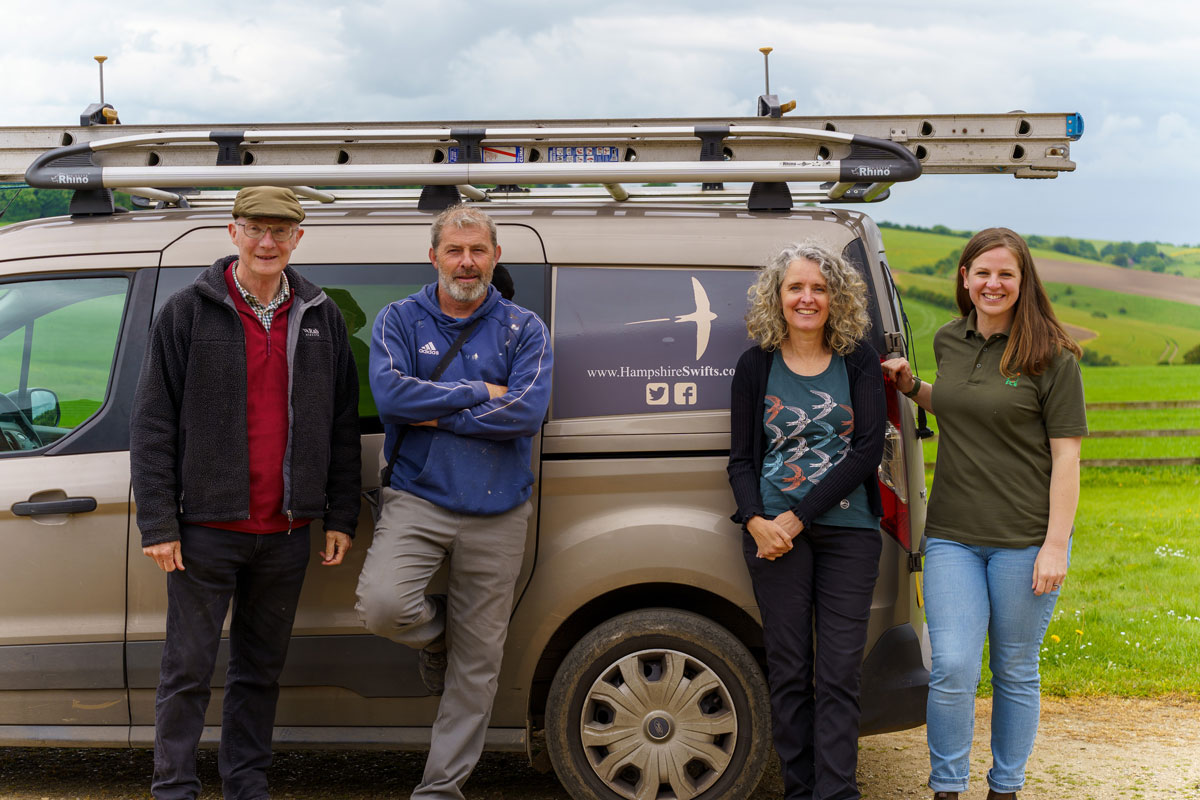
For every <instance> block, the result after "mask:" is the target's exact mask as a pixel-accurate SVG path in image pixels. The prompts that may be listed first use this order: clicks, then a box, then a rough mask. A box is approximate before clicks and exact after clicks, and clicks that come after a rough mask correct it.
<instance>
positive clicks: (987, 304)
mask: <svg viewBox="0 0 1200 800" xmlns="http://www.w3.org/2000/svg"><path fill="white" fill-rule="evenodd" d="M955 277H956V279H957V300H958V307H959V310H960V311H961V312H962V317H961V318H959V319H957V320H954V321H953V322H950V323H947V324H946V325H944V326H943V327H942V328H941V329H940V330H939V331H938V332H937V334H936V335H935V336H934V340H933V349H934V356H935V357H936V359H937V383H936V384H933V385H930V384H928V383H925V382H923V381H921V380H920V379H919V378H916V377H915V376H914V375H913V374H912V371H911V369H910V367H909V364H908V362H907V361H905V360H904V359H893V360H890V361H886V362H884V364H883V369H884V371H885V372H886V373H887V374H888V375H890V376H891V377H892V378H893V379H894V380H895V382H896V386H897V388H899V389H900V391H902V392H904V393H905V394H906V395H908V396H909V397H910V398H912V399H913V400H915V401H916V402H917V403H919V404H920V405H921V406H922V407H923V408H925V409H926V410H927V411H930V412H932V413H934V414H936V415H937V419H938V428H939V431H940V434H939V441H938V455H937V467H936V469H935V471H934V478H933V490H932V492H931V494H930V498H929V509H928V515H927V517H926V522H925V614H926V619H927V620H928V624H929V638H930V644H931V647H932V650H933V667H932V670H931V674H930V679H929V703H928V707H927V714H926V721H927V724H928V729H927V730H928V734H927V735H928V740H929V760H930V775H929V787H930V788H931V789H933V790H934V798H936V800H957V798H958V796H959V792H963V791H965V790H966V788H967V777H968V774H969V770H970V762H969V758H970V753H971V739H972V735H973V733H974V727H975V725H974V723H975V712H974V708H975V690H976V687H977V686H978V684H979V673H980V662H981V660H982V652H983V642H984V637H985V635H986V637H987V639H988V641H989V644H990V653H991V656H990V661H989V665H990V667H991V670H992V690H993V700H992V767H991V770H990V771H989V772H988V775H987V780H988V798H989V800H1010V799H1011V798H1015V795H1016V792H1017V791H1019V790H1020V789H1021V788H1022V787H1023V786H1024V783H1025V762H1026V760H1027V759H1028V758H1029V754H1030V752H1032V750H1033V740H1034V737H1035V736H1036V735H1037V726H1038V715H1039V712H1040V689H1041V683H1040V677H1039V675H1038V653H1039V651H1040V649H1041V646H1042V639H1043V637H1044V636H1045V635H1046V627H1047V626H1048V625H1049V624H1050V616H1051V614H1052V613H1053V611H1054V603H1055V601H1056V600H1057V599H1058V593H1059V587H1061V586H1062V582H1063V580H1064V579H1065V578H1066V574H1067V561H1068V555H1069V549H1070V540H1071V531H1072V526H1073V524H1074V520H1075V508H1076V506H1077V505H1078V502H1079V446H1080V441H1081V437H1082V436H1084V435H1085V434H1086V433H1087V421H1086V419H1085V416H1084V402H1083V380H1082V378H1081V376H1080V372H1079V362H1078V360H1077V359H1078V357H1079V355H1080V350H1079V345H1077V344H1076V343H1075V342H1074V341H1073V340H1072V339H1071V337H1070V336H1068V335H1067V333H1066V331H1065V330H1063V327H1062V325H1061V324H1059V322H1058V320H1057V319H1056V318H1055V316H1054V311H1053V310H1052V309H1051V307H1050V301H1049V299H1048V298H1047V297H1046V290H1045V289H1044V288H1043V287H1042V283H1041V281H1040V280H1039V279H1038V276H1037V272H1036V271H1035V269H1034V264H1033V257H1032V255H1030V253H1029V246H1028V245H1027V244H1026V243H1025V240H1024V239H1022V238H1021V237H1020V236H1019V235H1017V234H1016V233H1014V232H1013V231H1011V230H1009V229H1007V228H989V229H987V230H984V231H980V232H979V233H978V234H976V235H975V236H974V237H973V238H972V239H971V240H970V241H969V242H968V243H967V246H966V247H965V248H964V249H963V253H962V256H961V258H960V259H959V270H958V273H957V274H956V276H955ZM906 390H907V391H906Z"/></svg>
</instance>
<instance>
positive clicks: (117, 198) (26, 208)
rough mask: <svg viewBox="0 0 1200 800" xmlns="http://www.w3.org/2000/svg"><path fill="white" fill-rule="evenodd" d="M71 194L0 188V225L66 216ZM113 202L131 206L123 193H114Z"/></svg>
mask: <svg viewBox="0 0 1200 800" xmlns="http://www.w3.org/2000/svg"><path fill="white" fill-rule="evenodd" d="M72 193H73V192H72V190H70V189H34V188H31V187H29V186H7V187H0V214H2V216H0V225H5V224H7V223H9V222H23V221H25V220H27V219H40V218H42V217H57V216H60V215H62V214H66V213H67V209H68V208H69V207H70V205H71V195H72ZM113 202H114V203H116V204H117V205H118V206H123V207H125V208H130V207H131V205H132V204H131V201H130V198H129V195H128V194H126V193H125V192H116V191H114V192H113ZM6 209H7V210H6Z"/></svg>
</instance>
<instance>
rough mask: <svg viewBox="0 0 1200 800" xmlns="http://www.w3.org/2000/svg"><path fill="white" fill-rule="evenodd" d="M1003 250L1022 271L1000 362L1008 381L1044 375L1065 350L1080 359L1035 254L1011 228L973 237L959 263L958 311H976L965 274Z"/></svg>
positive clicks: (998, 229)
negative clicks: (1053, 304) (980, 259)
mask: <svg viewBox="0 0 1200 800" xmlns="http://www.w3.org/2000/svg"><path fill="white" fill-rule="evenodd" d="M997 247H1003V248H1005V249H1007V250H1008V252H1010V253H1012V254H1013V257H1014V258H1016V259H1017V266H1018V267H1019V268H1020V270H1021V283H1020V289H1019V291H1018V294H1017V302H1016V304H1015V305H1014V307H1013V322H1012V329H1011V330H1010V331H1009V333H1008V346H1007V347H1005V348H1004V357H1003V358H1001V359H1000V371H1001V372H1002V373H1004V376H1005V377H1006V378H1011V377H1013V376H1014V375H1018V374H1020V373H1022V372H1023V373H1025V374H1026V375H1041V374H1042V373H1043V372H1045V371H1046V368H1047V367H1049V366H1050V362H1051V361H1053V360H1054V358H1055V356H1057V355H1058V354H1059V351H1061V350H1063V349H1064V348H1065V349H1067V350H1070V351H1071V352H1072V353H1074V354H1075V357H1076V358H1079V357H1080V356H1082V354H1083V352H1082V351H1081V350H1080V349H1079V345H1078V344H1076V343H1075V340H1074V339H1072V338H1071V337H1070V335H1069V334H1068V333H1067V332H1066V330H1064V329H1063V326H1062V323H1060V322H1059V321H1058V317H1056V316H1055V315H1054V309H1053V308H1052V307H1051V305H1050V298H1049V297H1047V296H1046V289H1045V287H1043V286H1042V281H1041V279H1040V278H1039V277H1038V274H1037V269H1035V268H1034V265H1033V254H1032V253H1030V252H1029V245H1028V244H1026V243H1025V240H1024V239H1022V238H1021V236H1020V234H1018V233H1016V232H1015V231H1011V230H1009V229H1008V228H988V229H986V230H982V231H980V232H979V233H977V234H975V235H974V236H972V237H971V241H969V242H967V246H966V247H964V248H963V251H962V255H961V256H960V257H959V259H958V272H956V273H955V280H957V281H958V283H957V289H956V291H955V300H957V301H958V310H959V311H960V312H961V313H962V315H963V316H964V317H965V316H967V315H968V314H970V313H971V311H972V309H974V308H975V304H974V303H972V302H971V295H970V293H969V292H968V291H967V287H966V286H965V285H964V281H963V276H962V270H963V269H964V268H965V269H967V270H968V271H970V268H971V263H972V262H973V261H974V260H975V259H976V258H978V257H979V256H980V255H981V254H983V253H986V252H987V251H988V250H994V249H995V248H997Z"/></svg>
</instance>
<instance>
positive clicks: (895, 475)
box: [879, 381, 912, 551]
mask: <svg viewBox="0 0 1200 800" xmlns="http://www.w3.org/2000/svg"><path fill="white" fill-rule="evenodd" d="M884 393H885V394H886V396H887V415H888V421H887V427H886V428H885V429H884V439H883V460H882V461H881V462H880V464H879V495H880V499H881V500H882V501H883V519H881V520H880V521H879V526H880V527H881V528H883V531H884V532H885V533H887V534H888V535H889V536H891V537H892V538H893V539H895V540H896V541H897V542H899V543H900V546H901V547H903V548H904V549H905V550H908V551H911V550H912V531H911V528H910V526H909V518H908V468H907V466H905V458H904V438H903V436H902V435H901V433H900V403H899V402H898V401H897V398H896V389H895V388H894V387H893V386H892V384H891V382H890V381H889V382H888V386H887V388H886V390H885V392H884Z"/></svg>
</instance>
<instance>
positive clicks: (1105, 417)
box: [1085, 390, 1200, 431]
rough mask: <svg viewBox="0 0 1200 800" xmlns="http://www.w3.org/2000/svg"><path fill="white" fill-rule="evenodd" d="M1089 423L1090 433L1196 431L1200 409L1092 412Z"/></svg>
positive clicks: (1199, 418)
mask: <svg viewBox="0 0 1200 800" xmlns="http://www.w3.org/2000/svg"><path fill="white" fill-rule="evenodd" d="M1085 392H1086V390H1085ZM1087 421H1088V430H1090V431H1138V430H1164V429H1166V430H1186V429H1191V430H1196V429H1200V408H1154V409H1140V408H1138V409H1120V410H1112V411H1100V410H1092V411H1089V412H1088V415H1087Z"/></svg>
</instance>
